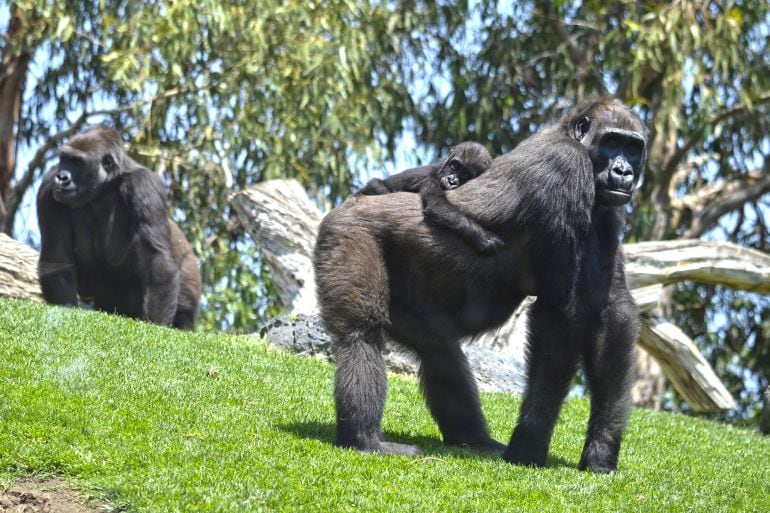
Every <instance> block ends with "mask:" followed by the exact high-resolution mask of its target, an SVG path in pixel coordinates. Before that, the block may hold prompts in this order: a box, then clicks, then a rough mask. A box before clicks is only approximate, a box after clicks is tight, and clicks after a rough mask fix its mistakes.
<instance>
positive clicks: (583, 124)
mask: <svg viewBox="0 0 770 513" xmlns="http://www.w3.org/2000/svg"><path fill="white" fill-rule="evenodd" d="M589 128H591V120H590V119H588V118H583V119H581V120H580V121H578V122H577V124H576V125H575V139H577V140H578V141H579V140H580V139H582V138H583V137H585V135H586V134H587V133H588V129H589Z"/></svg>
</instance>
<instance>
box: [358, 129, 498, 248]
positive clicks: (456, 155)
mask: <svg viewBox="0 0 770 513" xmlns="http://www.w3.org/2000/svg"><path fill="white" fill-rule="evenodd" d="M491 162H492V156H491V155H490V154H489V151H488V150H487V149H486V148H485V147H484V146H482V145H481V144H479V143H476V142H463V143H460V144H458V145H457V146H455V147H454V148H452V151H451V152H450V153H449V156H447V158H446V159H444V160H442V161H441V162H439V163H437V164H431V165H429V166H423V167H417V168H413V169H407V170H406V171H402V172H401V173H398V174H395V175H393V176H390V177H388V178H386V179H384V180H381V179H379V178H374V179H372V180H370V181H369V182H368V183H367V184H366V185H365V186H364V187H363V188H362V189H361V190H360V191H358V194H363V195H369V196H372V195H379V194H388V193H391V192H417V193H419V194H420V199H421V201H422V208H423V213H424V214H425V219H426V220H427V221H428V222H430V223H433V224H434V225H437V226H444V227H446V228H449V229H450V230H454V231H455V232H457V234H458V235H460V237H462V238H463V239H465V240H466V241H468V243H470V244H472V245H473V246H474V247H475V248H476V249H477V250H478V251H480V252H481V253H490V252H494V251H496V250H498V249H500V248H501V247H502V246H503V241H502V239H500V237H498V236H497V235H495V234H494V233H492V232H491V231H489V230H487V229H486V228H484V227H483V226H481V225H480V224H479V223H477V222H476V221H474V220H473V219H471V218H469V217H468V216H465V215H463V214H462V213H461V212H459V211H458V210H457V209H456V208H455V207H454V206H453V205H452V204H451V203H449V201H447V199H446V193H445V191H448V190H452V189H456V188H457V187H459V186H461V185H463V184H464V183H466V182H467V181H468V180H473V179H474V178H476V177H477V176H479V175H480V174H481V173H483V172H484V171H486V170H487V169H488V168H489V165H490V164H491Z"/></svg>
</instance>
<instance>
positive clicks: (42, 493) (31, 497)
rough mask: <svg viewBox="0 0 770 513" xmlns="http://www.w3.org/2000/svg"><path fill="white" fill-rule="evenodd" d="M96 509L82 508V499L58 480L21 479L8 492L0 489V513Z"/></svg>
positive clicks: (91, 508)
mask: <svg viewBox="0 0 770 513" xmlns="http://www.w3.org/2000/svg"><path fill="white" fill-rule="evenodd" d="M98 511H104V510H102V509H99V508H98V506H93V505H89V506H86V505H85V498H84V497H83V496H82V495H80V494H79V493H77V492H75V491H74V490H72V489H71V488H70V487H69V486H68V485H67V483H66V482H64V481H62V480H61V479H50V480H46V481H37V480H35V479H21V480H19V481H16V482H15V483H14V484H13V485H12V486H11V487H10V488H9V489H7V490H2V489H0V513H96V512H98Z"/></svg>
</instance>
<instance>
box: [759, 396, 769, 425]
mask: <svg viewBox="0 0 770 513" xmlns="http://www.w3.org/2000/svg"><path fill="white" fill-rule="evenodd" d="M762 403H763V405H762V416H761V417H760V418H759V431H760V432H761V433H762V434H763V435H770V386H769V387H767V388H766V389H765V393H764V394H762Z"/></svg>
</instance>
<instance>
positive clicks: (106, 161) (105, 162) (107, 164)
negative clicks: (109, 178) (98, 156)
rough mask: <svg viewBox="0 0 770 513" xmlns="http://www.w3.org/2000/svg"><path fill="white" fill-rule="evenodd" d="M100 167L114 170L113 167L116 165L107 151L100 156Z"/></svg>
mask: <svg viewBox="0 0 770 513" xmlns="http://www.w3.org/2000/svg"><path fill="white" fill-rule="evenodd" d="M102 167H103V168H104V169H106V170H107V171H110V172H112V171H115V169H116V168H117V167H118V166H117V164H116V163H115V159H114V158H112V155H110V154H109V153H108V154H107V155H105V156H103V157H102Z"/></svg>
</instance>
